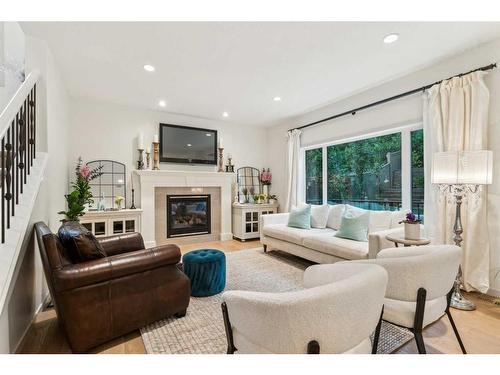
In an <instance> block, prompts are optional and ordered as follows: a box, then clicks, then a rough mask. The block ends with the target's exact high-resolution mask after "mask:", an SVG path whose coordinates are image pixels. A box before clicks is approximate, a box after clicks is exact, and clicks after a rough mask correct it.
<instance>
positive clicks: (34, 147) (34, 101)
mask: <svg viewBox="0 0 500 375" xmlns="http://www.w3.org/2000/svg"><path fill="white" fill-rule="evenodd" d="M33 103H35V121H33V132H32V133H31V134H32V135H31V137H32V138H33V154H32V155H31V156H32V159H31V165H33V159H34V158H36V84H35V86H34V87H33Z"/></svg>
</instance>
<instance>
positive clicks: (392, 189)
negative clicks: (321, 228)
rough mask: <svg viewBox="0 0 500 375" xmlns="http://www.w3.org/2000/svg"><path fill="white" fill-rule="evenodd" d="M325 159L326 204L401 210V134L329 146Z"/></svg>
mask: <svg viewBox="0 0 500 375" xmlns="http://www.w3.org/2000/svg"><path fill="white" fill-rule="evenodd" d="M327 158H328V159H327V160H328V161H327V166H328V167H327V170H328V172H327V173H328V174H327V176H328V180H327V181H328V183H327V187H328V203H329V204H335V203H349V204H351V205H353V206H358V207H362V208H366V209H368V210H397V209H399V208H400V207H401V134H399V133H396V134H389V135H384V136H380V137H373V138H367V139H363V140H359V141H355V142H348V143H343V144H339V145H332V146H328V147H327Z"/></svg>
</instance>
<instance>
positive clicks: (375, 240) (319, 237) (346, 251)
mask: <svg viewBox="0 0 500 375" xmlns="http://www.w3.org/2000/svg"><path fill="white" fill-rule="evenodd" d="M345 209H350V210H359V211H365V210H362V209H360V208H357V207H352V206H349V205H343V204H338V205H333V206H330V208H329V216H328V221H327V224H326V228H311V229H299V228H291V227H288V226H287V223H288V215H289V214H288V213H280V214H270V215H262V216H261V223H260V242H261V243H262V244H263V245H264V251H267V250H273V249H276V250H282V251H285V252H287V253H290V254H293V255H296V256H299V257H301V258H305V259H308V260H311V261H313V262H316V263H334V262H338V261H342V260H355V259H368V258H370V259H374V258H376V257H377V253H378V252H379V251H380V250H382V249H385V248H389V247H394V244H393V243H392V242H390V241H387V240H386V238H385V236H386V235H387V234H394V233H399V232H400V233H401V234H403V232H404V227H403V224H399V222H400V221H401V220H404V218H405V215H406V212H407V211H369V212H370V222H369V228H368V241H367V242H360V241H353V240H349V239H345V238H340V237H335V236H334V234H335V232H336V231H337V230H338V228H339V226H340V222H341V218H342V215H343V212H344V210H345Z"/></svg>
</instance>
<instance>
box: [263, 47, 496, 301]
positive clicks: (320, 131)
mask: <svg viewBox="0 0 500 375" xmlns="http://www.w3.org/2000/svg"><path fill="white" fill-rule="evenodd" d="M493 62H500V40H496V41H493V42H490V43H486V44H483V45H480V46H478V47H476V48H474V49H470V50H467V51H465V52H463V53H462V54H460V55H457V56H454V57H451V58H449V59H446V60H444V61H442V62H440V63H438V64H435V65H433V66H431V67H428V68H426V69H423V70H420V71H418V72H415V73H412V74H410V75H407V76H404V77H401V78H399V79H396V80H393V81H390V82H387V83H385V84H383V85H380V86H377V87H374V88H372V89H370V90H366V91H364V92H362V93H359V94H357V95H354V96H351V97H349V98H346V99H343V100H340V101H338V102H336V103H334V104H331V105H327V106H325V107H322V108H320V109H317V110H315V111H312V112H310V113H307V114H305V115H303V116H298V117H295V118H292V119H290V120H288V121H286V123H284V124H281V125H278V126H276V127H273V128H269V129H268V132H267V139H268V147H267V149H268V160H269V164H270V166H271V168H272V171H273V174H274V179H273V186H272V191H273V192H274V193H275V194H277V195H278V196H279V198H280V199H281V201H284V199H285V193H286V191H285V181H286V179H285V158H286V130H287V129H290V128H294V127H297V126H300V125H304V124H307V123H310V122H312V121H316V120H319V119H322V118H325V117H328V116H331V115H333V114H337V113H340V112H344V111H348V110H351V109H353V108H356V107H359V106H362V105H365V104H368V103H371V102H374V101H377V100H380V99H384V98H386V97H390V96H393V95H396V94H399V93H402V92H405V91H408V90H410V89H414V88H417V87H421V86H424V85H427V84H429V83H433V82H436V81H439V80H441V79H443V78H447V77H450V76H452V75H455V74H458V73H462V72H466V71H469V70H472V69H475V68H478V67H480V66H484V65H488V64H490V63H493ZM485 81H486V84H487V86H488V88H489V89H490V126H489V137H488V138H489V142H490V144H489V148H490V149H491V150H493V151H494V155H495V161H494V165H496V167H495V172H494V180H493V185H492V186H490V187H489V194H488V198H489V215H490V217H489V225H490V233H491V234H492V235H491V241H492V242H491V244H492V249H491V257H490V258H491V259H490V261H491V262H490V263H491V271H490V280H491V286H492V288H493V289H492V290H491V293H494V294H496V293H498V294H499V295H500V274H499V275H498V276H496V279H495V275H496V274H497V273H498V271H499V270H500V233H499V232H498V229H497V227H498V224H497V223H498V222H499V220H500V173H498V171H500V167H499V166H500V69H497V70H494V71H492V72H491V73H490V74H489V75H488V76H487V77H486V78H485ZM420 121H422V98H421V95H420V94H416V95H413V96H410V97H406V98H402V99H399V100H397V101H393V102H390V103H386V104H384V105H380V106H377V107H374V108H370V109H367V110H365V111H361V112H359V113H357V114H356V115H355V116H347V117H343V118H339V119H336V120H332V121H330V122H326V123H323V124H320V125H317V126H314V127H312V128H309V129H307V130H304V132H303V134H302V139H301V141H302V145H303V146H308V145H313V144H316V143H320V142H326V141H333V140H338V139H343V138H348V137H351V136H356V135H359V134H363V133H367V132H373V131H378V130H385V129H388V128H393V127H398V126H401V125H406V124H411V123H415V122H420Z"/></svg>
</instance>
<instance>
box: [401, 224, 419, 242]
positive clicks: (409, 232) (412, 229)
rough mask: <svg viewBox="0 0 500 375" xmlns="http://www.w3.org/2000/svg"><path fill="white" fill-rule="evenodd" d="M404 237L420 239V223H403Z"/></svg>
mask: <svg viewBox="0 0 500 375" xmlns="http://www.w3.org/2000/svg"><path fill="white" fill-rule="evenodd" d="M405 239H407V240H418V239H420V223H405Z"/></svg>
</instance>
